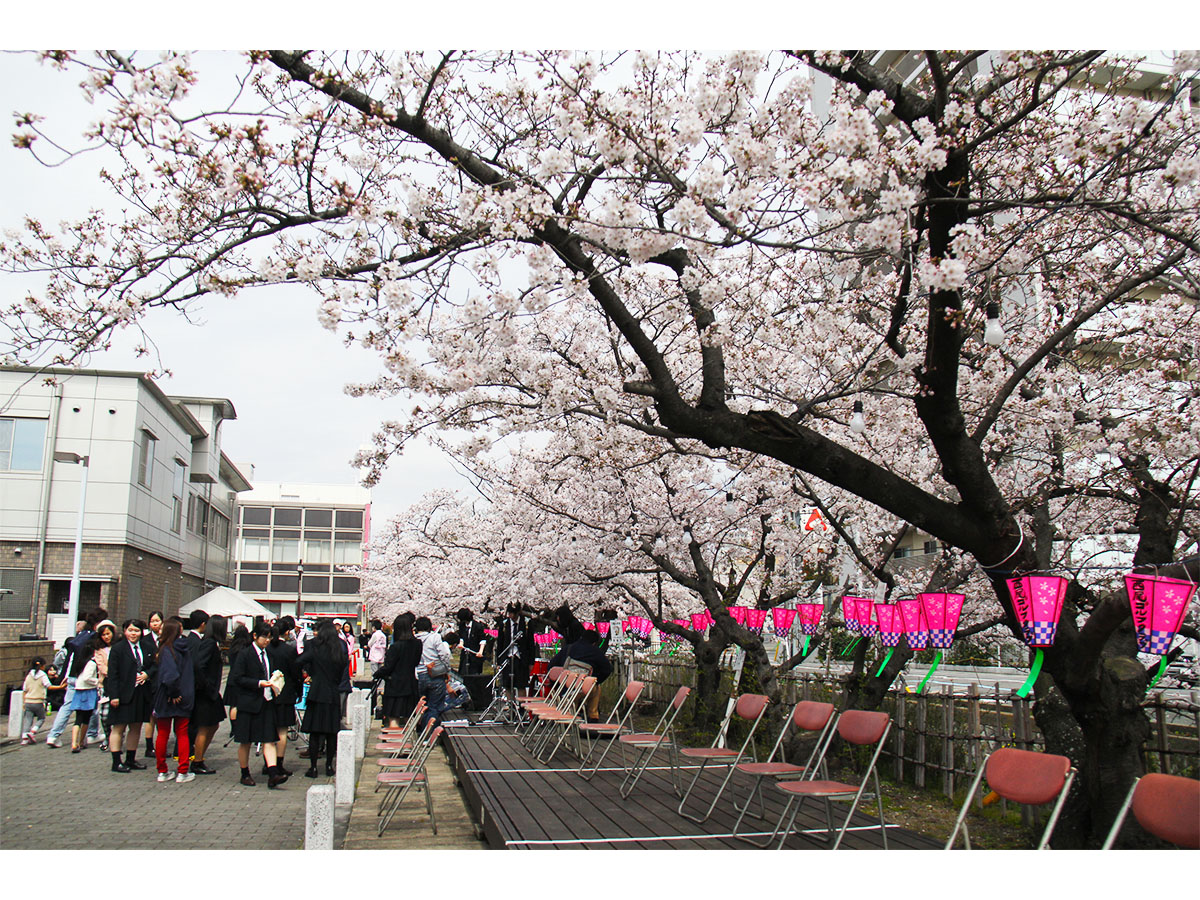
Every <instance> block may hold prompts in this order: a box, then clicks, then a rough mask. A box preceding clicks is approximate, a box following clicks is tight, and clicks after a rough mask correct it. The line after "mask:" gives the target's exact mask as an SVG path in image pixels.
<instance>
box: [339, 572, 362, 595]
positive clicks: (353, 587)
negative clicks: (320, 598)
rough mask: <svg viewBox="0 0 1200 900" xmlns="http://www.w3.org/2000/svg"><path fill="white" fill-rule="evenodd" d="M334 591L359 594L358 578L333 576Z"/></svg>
mask: <svg viewBox="0 0 1200 900" xmlns="http://www.w3.org/2000/svg"><path fill="white" fill-rule="evenodd" d="M333 592H334V593H335V594H357V593H358V579H357V578H347V577H339V576H337V575H335V576H333Z"/></svg>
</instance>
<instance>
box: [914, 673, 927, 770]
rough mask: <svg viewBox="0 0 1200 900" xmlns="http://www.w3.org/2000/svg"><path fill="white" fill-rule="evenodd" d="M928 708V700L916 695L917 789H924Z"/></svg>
mask: <svg viewBox="0 0 1200 900" xmlns="http://www.w3.org/2000/svg"><path fill="white" fill-rule="evenodd" d="M928 708H929V699H928V698H927V697H926V696H925V695H924V694H918V695H917V755H916V759H915V760H914V764H915V765H916V768H917V771H916V776H917V777H916V782H917V787H920V788H923V787H925V734H926V728H925V719H926V714H927V712H928Z"/></svg>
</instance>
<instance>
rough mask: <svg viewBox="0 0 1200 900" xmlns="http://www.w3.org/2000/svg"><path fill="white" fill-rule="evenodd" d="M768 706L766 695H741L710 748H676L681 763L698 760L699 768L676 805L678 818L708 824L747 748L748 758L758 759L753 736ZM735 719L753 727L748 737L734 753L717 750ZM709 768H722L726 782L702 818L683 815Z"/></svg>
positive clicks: (723, 749) (722, 748)
mask: <svg viewBox="0 0 1200 900" xmlns="http://www.w3.org/2000/svg"><path fill="white" fill-rule="evenodd" d="M770 703H771V699H770V698H769V697H767V696H766V695H765V694H742V695H741V696H740V697H738V698H737V702H736V703H734V704H733V706H732V707H731V708H730V710H729V712H727V713H726V714H725V721H724V722H723V723H722V725H721V728H720V730H719V731H718V732H717V736H716V737H715V738H713V742H712V744H711V745H710V746H708V747H680V748H679V755H680V756H682V757H683V758H684V759H698V760H700V768H698V769H697V770H696V774H695V775H694V776H692V783H691V784H689V785H688V789H687V790H686V791H684V793H683V797H682V798H681V799H680V801H679V814H680V815H681V816H683V817H684V818H685V819H691V820H692V821H693V822H706V821H708V817H709V816H711V815H712V811H713V810H714V809H716V808H717V801H718V800H720V799H721V795H722V794H723V793H725V788H726V787H727V786H728V785H729V779H731V778H732V777H733V773H734V771H735V770H736V768H737V765H738V763H740V762H741V761H742V758H743V757H744V756H745V755H746V748H750V755H751V758H753V759H758V756H757V755H756V754H755V753H754V747H753V741H754V733H755V732H756V731H757V730H758V723H759V722H761V721H762V719H763V716H764V715H766V712H767V706H769V705H770ZM734 716H736V717H737V718H739V719H741V720H742V721H744V722H750V723H752V724H751V725H750V732H749V734H747V735H746V739H745V740H744V741H743V742H742V746H741V748H740V749H738V750H734V749H733V748H731V747H718V746H717V744H718V743H719V742H720V740H721V738H722V737H723V736H724V735H725V733H726V730H727V729H728V728H729V723H730V721H731V720H732V719H733V717H734ZM710 765H713V766H725V767H726V769H727V770H728V771H726V773H725V778H724V780H722V782H721V786H720V787H718V788H717V792H716V793H715V794H714V795H713V798H712V802H711V803H709V804H708V809H707V810H705V811H704V815H702V816H694V815H692V814H691V813H689V812H685V811H684V807H686V806H687V802H688V798H689V797H690V796H691V795H692V791H693V790H695V787H696V784H697V783H698V782H699V781H700V776H701V775H703V774H704V770H705V769H706V768H707V767H708V766H710Z"/></svg>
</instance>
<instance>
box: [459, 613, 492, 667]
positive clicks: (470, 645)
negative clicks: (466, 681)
mask: <svg viewBox="0 0 1200 900" xmlns="http://www.w3.org/2000/svg"><path fill="white" fill-rule="evenodd" d="M458 633H459V636H460V637H461V638H462V643H463V647H465V648H466V649H467V650H478V649H479V648H480V646H482V644H483V642H484V641H485V640H487V635H486V634H484V633H483V626H482V625H480V624H479V623H478V622H476V621H474V620H471V621H470V622H468V623H467V624H466V625H465V626H464V627H462V628H461V629H459V632H458ZM482 671H483V657H482V656H476V655H475V654H474V653H466V652H465V651H460V652H459V657H458V673H459V674H460V675H478V674H479V673H480V672H482Z"/></svg>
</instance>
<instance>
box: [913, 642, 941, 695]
mask: <svg viewBox="0 0 1200 900" xmlns="http://www.w3.org/2000/svg"><path fill="white" fill-rule="evenodd" d="M941 661H942V651H941V650H939V651H938V652H937V653H936V654H935V655H934V657H933V665H932V666H930V667H929V671H928V672H926V673H925V677H924V678H922V679H921V683H920V684H919V685H917V693H918V694H923V693H925V683H926V682H927V681H929V679H930V678H932V677H933V670H934V669H936V668H937V667H938V663H940V662H941Z"/></svg>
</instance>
